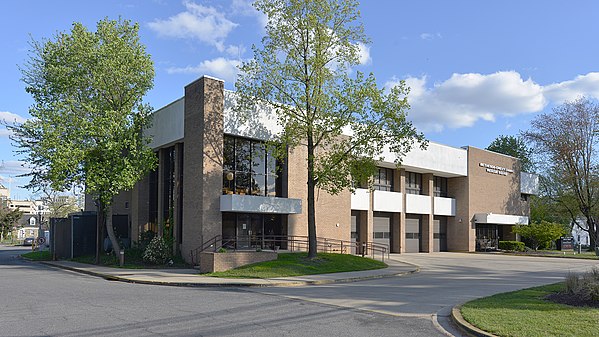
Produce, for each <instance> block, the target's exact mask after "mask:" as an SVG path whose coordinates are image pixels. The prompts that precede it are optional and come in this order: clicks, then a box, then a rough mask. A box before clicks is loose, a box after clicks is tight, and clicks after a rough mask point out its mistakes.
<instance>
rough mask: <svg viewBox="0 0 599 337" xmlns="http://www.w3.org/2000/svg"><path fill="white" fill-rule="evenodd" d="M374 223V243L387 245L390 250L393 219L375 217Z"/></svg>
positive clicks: (385, 216)
mask: <svg viewBox="0 0 599 337" xmlns="http://www.w3.org/2000/svg"><path fill="white" fill-rule="evenodd" d="M373 220H374V223H373V230H372V231H373V233H372V234H373V240H372V241H373V242H374V243H377V244H383V245H386V246H387V248H389V244H390V241H389V239H390V237H391V235H390V232H389V231H390V228H391V217H390V216H387V215H384V216H380V215H379V216H375V217H374V218H373Z"/></svg>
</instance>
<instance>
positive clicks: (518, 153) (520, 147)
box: [487, 135, 534, 172]
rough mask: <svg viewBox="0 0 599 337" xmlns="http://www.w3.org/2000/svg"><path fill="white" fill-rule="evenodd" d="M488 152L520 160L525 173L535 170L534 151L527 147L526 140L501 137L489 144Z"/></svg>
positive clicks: (514, 137)
mask: <svg viewBox="0 0 599 337" xmlns="http://www.w3.org/2000/svg"><path fill="white" fill-rule="evenodd" d="M487 150H489V151H493V152H497V153H502V154H507V155H508V156H512V157H515V158H518V159H520V165H521V168H522V171H524V172H532V171H533V170H534V165H533V163H532V160H531V156H532V151H531V150H530V149H529V148H528V147H527V146H526V143H525V142H524V139H523V138H521V137H516V136H504V135H501V136H499V137H497V138H495V140H493V141H492V142H491V144H489V146H488V147H487Z"/></svg>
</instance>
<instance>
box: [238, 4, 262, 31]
mask: <svg viewBox="0 0 599 337" xmlns="http://www.w3.org/2000/svg"><path fill="white" fill-rule="evenodd" d="M252 3H254V0H233V2H232V3H231V8H232V10H233V13H234V14H239V15H244V16H253V17H255V18H256V20H257V21H258V23H259V24H260V26H261V27H263V28H264V27H266V24H267V23H268V16H266V14H264V13H262V12H260V11H258V10H257V9H256V8H254V6H252Z"/></svg>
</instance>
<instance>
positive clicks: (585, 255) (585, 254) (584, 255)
mask: <svg viewBox="0 0 599 337" xmlns="http://www.w3.org/2000/svg"><path fill="white" fill-rule="evenodd" d="M507 254H513V255H525V256H543V257H562V258H570V259H589V260H597V259H599V258H598V257H597V255H596V254H595V252H589V251H584V250H583V251H582V252H581V253H580V254H578V252H574V251H571V250H569V251H559V250H538V251H536V252H535V251H530V252H517V253H516V252H511V253H507Z"/></svg>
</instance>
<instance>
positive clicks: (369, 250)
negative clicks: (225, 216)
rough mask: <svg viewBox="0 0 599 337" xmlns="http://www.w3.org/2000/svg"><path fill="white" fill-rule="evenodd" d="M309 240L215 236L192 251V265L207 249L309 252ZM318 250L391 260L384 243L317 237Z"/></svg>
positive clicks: (277, 236) (256, 236)
mask: <svg viewBox="0 0 599 337" xmlns="http://www.w3.org/2000/svg"><path fill="white" fill-rule="evenodd" d="M308 240H309V239H308V236H305V235H243V236H234V237H223V236H222V235H216V236H215V237H213V238H211V239H210V240H208V241H206V242H203V243H202V245H201V246H200V247H198V248H196V249H193V250H191V253H190V254H191V262H192V264H193V265H197V264H199V254H200V253H201V252H204V251H206V250H208V249H210V250H212V251H214V252H216V251H218V250H219V249H220V248H223V247H224V248H227V249H233V250H242V249H254V248H261V249H268V248H270V249H272V250H278V249H279V248H280V247H281V246H286V248H287V250H288V251H291V252H294V251H307V250H308V247H309V244H308ZM240 242H243V243H247V246H241V247H240V245H239V243H240ZM352 248H353V251H352ZM316 251H317V252H324V253H340V254H355V255H362V256H370V257H371V258H373V259H375V258H376V257H377V255H378V254H380V256H381V260H382V261H383V262H384V261H385V256H386V257H387V258H389V248H388V246H387V245H384V244H378V243H372V242H364V243H363V242H354V241H347V240H340V239H331V238H324V237H316Z"/></svg>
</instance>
